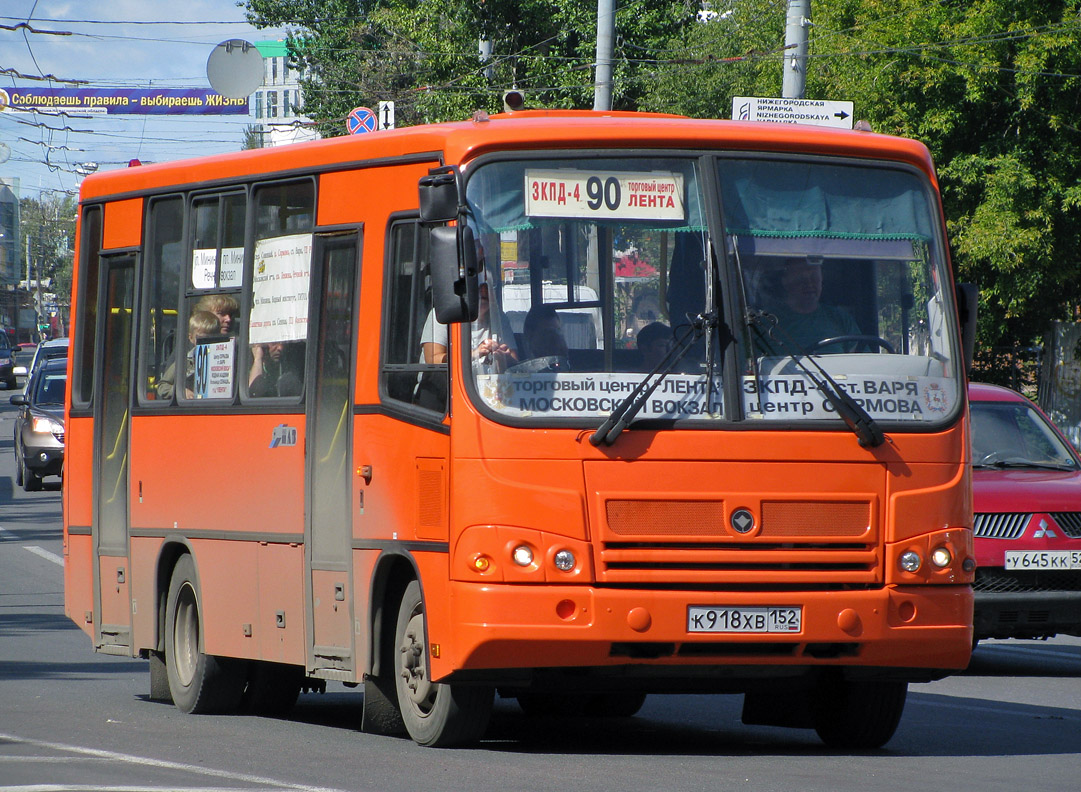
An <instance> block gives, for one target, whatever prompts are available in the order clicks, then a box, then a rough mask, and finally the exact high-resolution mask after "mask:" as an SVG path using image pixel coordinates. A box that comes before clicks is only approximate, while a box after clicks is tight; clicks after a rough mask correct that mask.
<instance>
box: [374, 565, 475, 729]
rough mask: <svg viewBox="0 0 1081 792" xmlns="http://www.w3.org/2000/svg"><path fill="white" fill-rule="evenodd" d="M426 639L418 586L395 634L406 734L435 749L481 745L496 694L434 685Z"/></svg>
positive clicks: (409, 593)
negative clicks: (475, 743)
mask: <svg viewBox="0 0 1081 792" xmlns="http://www.w3.org/2000/svg"><path fill="white" fill-rule="evenodd" d="M425 635H426V631H425V625H424V599H423V597H422V596H421V592H420V583H419V582H417V581H416V580H414V581H411V582H410V583H409V585H408V586H407V587H406V590H405V594H404V595H403V596H402V602H401V607H399V609H398V622H397V627H396V629H395V646H396V647H397V655H398V656H397V658H396V663H395V668H394V670H395V679H394V685H395V690H396V691H397V694H398V706H399V708H400V709H401V712H402V720H403V721H404V722H405V728H406V731H408V732H409V736H410V737H412V738H413V740H414V741H415V742H416V743H418V744H420V745H428V746H432V747H435V748H445V747H448V746H452V745H462V744H464V743H471V742H476V741H477V740H479V739H480V738H481V737H482V736H483V735H484V731H485V729H487V728H488V719H489V718H490V717H491V714H492V700H493V698H494V696H495V691H494V690H493V689H492V688H490V687H480V686H477V687H472V686H462V685H449V684H444V683H440V682H433V681H432V680H431V676H430V673H429V666H428V651H427V642H426V640H425Z"/></svg>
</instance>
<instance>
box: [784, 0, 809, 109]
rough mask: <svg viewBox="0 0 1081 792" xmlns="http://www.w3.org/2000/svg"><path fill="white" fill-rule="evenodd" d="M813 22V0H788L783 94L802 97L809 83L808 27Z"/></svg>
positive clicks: (793, 97) (788, 97)
mask: <svg viewBox="0 0 1081 792" xmlns="http://www.w3.org/2000/svg"><path fill="white" fill-rule="evenodd" d="M810 24H811V0H788V17H787V20H786V25H785V34H784V71H783V73H782V75H783V81H782V87H781V96H782V97H783V98H785V99H802V98H803V95H804V90H805V89H806V83H807V27H808V26H809V25H810Z"/></svg>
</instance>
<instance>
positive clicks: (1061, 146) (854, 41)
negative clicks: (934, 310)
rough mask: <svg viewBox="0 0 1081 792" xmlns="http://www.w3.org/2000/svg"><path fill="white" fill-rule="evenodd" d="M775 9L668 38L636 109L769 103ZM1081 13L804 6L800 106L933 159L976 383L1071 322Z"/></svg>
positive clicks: (733, 14) (1064, 5)
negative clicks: (761, 99)
mask: <svg viewBox="0 0 1081 792" xmlns="http://www.w3.org/2000/svg"><path fill="white" fill-rule="evenodd" d="M784 5H785V4H784V3H778V2H774V1H771V0H739V1H738V2H729V3H713V6H714V8H715V10H717V11H719V12H721V13H719V14H718V15H717V16H715V17H714V18H713V19H712V20H711V21H710V22H708V23H707V24H703V25H699V26H696V27H694V28H693V29H691V30H688V31H685V32H684V33H683V34H681V35H680V36H677V37H675V38H674V39H673V40H672V43H671V49H670V56H671V59H670V61H669V62H668V63H665V64H661V65H659V67H658V69H657V72H656V76H655V79H654V83H653V84H654V86H655V87H654V89H653V90H651V91H650V92H649V94H648V95H647V96H646V97H645V99H644V100H643V102H642V106H643V109H656V110H671V111H676V112H680V111H682V112H685V113H687V114H689V115H693V116H722V117H724V116H727V115H728V114H729V111H730V108H731V98H732V97H733V96H738V95H744V96H779V95H780V93H779V92H780V89H781V82H782V72H781V69H782V63H781V52H780V49H781V47H782V46H783V41H784ZM1079 11H1081V3H1079V2H1077V0H1068V1H1063V0H1057V1H1056V0H978V1H977V2H953V1H943V2H937V3H928V2H926V0H890V2H885V1H884V0H831V2H829V3H824V2H822V3H817V4H815V5H814V6H813V8H812V18H813V27H812V28H811V30H810V35H809V54H810V57H809V59H808V64H807V74H806V78H807V89H806V96H807V97H809V98H823V99H848V100H852V101H853V102H854V104H855V108H856V116H857V117H858V118H864V119H867V120H869V121H870V122H871V124H872V127H873V128H874V129H875V131H877V132H884V133H888V134H897V135H904V136H908V137H914V138H917V139H919V140H922V141H923V142H924V143H925V144H926V145H927V146H928V148H930V150H931V152H932V154H933V156H934V158H935V161H936V164H937V167H938V177H939V181H940V185H941V189H942V194H943V200H944V202H945V212H946V219H947V229H948V232H949V234H950V238H951V248H952V254H953V260H954V265H955V267H956V269H957V271H958V275H959V278H960V279H963V280H971V281H974V282H976V283H978V284H979V286H980V320H979V324H980V329H979V341H980V358H981V363H982V371H981V372H980V375H981V376H984V377H987V378H991V379H995V378H999V379H1001V378H1004V377H1005V376H1007V373H1006V372H1002V371H999V370H996V366H999V365H1001V363H1000V362H996V361H997V360H998V358H996V352H998V351H1000V350H1002V349H1003V348H1017V347H1026V346H1028V345H1030V344H1032V343H1034V342H1035V341H1037V339H1038V338H1039V337H1040V335H1041V334H1042V333H1043V332H1044V331H1045V330H1046V329H1047V327H1048V324H1049V322H1050V321H1052V320H1054V319H1075V320H1076V319H1081V278H1078V274H1079V262H1081V257H1079V254H1078V251H1079V250H1081V223H1079V222H1078V221H1079V211H1081V158H1079V157H1078V155H1077V154H1076V151H1077V144H1078V142H1081V130H1079V129H1078V127H1077V126H1076V119H1077V118H1078V117H1079V114H1078V111H1079V110H1081V92H1079V88H1081V18H1079Z"/></svg>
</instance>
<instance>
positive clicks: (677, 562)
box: [597, 499, 881, 586]
mask: <svg viewBox="0 0 1081 792" xmlns="http://www.w3.org/2000/svg"><path fill="white" fill-rule="evenodd" d="M752 514H753V515H754V523H753V525H751V526H750V527H749V528H748V529H747V530H746V532H745V533H741V532H740V531H739V530H737V529H736V528H735V527H733V519H732V514H731V513H730V510H729V509H726V506H725V503H724V502H723V501H721V500H705V499H704V500H654V501H650V500H631V499H622V500H615V499H613V500H608V501H607V502H606V503H605V510H604V516H605V520H604V526H603V536H602V537H601V538H602V540H603V541H601V542H600V543H599V544H598V558H597V561H598V564H597V567H598V572H599V578H600V580H602V581H603V582H606V583H619V584H629V583H640V584H661V583H675V584H713V585H740V586H743V585H749V586H753V585H780V586H789V585H791V586H800V585H858V586H866V585H875V584H879V583H881V551H880V548H879V543H878V541H877V536H878V532H877V530H876V529H875V528H874V527H873V526H874V519H873V515H874V509H873V505H872V503H871V502H869V501H866V500H836V499H835V500H821V501H781V500H762V501H760V502H758V503H756V504H755V508H754V509H753V512H752ZM744 526H745V523H744V524H740V527H744Z"/></svg>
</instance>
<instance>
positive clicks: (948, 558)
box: [931, 545, 953, 569]
mask: <svg viewBox="0 0 1081 792" xmlns="http://www.w3.org/2000/svg"><path fill="white" fill-rule="evenodd" d="M931 563H932V564H934V565H935V566H936V567H938V568H939V569H945V568H946V567H948V566H949V565H950V564H952V563H953V553H951V552H950V548H948V547H946V546H945V545H940V546H939V547H936V548H935V549H934V550H932V551H931Z"/></svg>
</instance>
